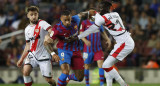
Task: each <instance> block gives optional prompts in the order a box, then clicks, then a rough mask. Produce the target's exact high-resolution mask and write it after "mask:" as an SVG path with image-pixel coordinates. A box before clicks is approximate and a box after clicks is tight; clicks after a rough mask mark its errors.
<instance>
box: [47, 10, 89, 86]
mask: <svg viewBox="0 0 160 86" xmlns="http://www.w3.org/2000/svg"><path fill="white" fill-rule="evenodd" d="M85 14H87V12H84V13H80V14H78V15H75V16H71V14H70V11H68V10H65V11H63V12H62V13H61V17H60V20H61V21H60V22H59V23H57V24H56V25H55V26H54V27H53V29H52V32H51V33H50V37H51V38H52V39H53V40H55V39H58V44H57V48H58V56H59V57H60V62H59V64H60V67H61V70H62V73H61V75H60V76H59V78H58V86H66V84H67V83H66V79H69V80H75V81H82V80H83V78H84V67H83V66H84V62H83V58H82V56H81V51H80V41H75V42H72V43H68V42H67V41H65V40H66V39H67V38H69V37H70V36H73V35H78V33H79V32H78V27H79V23H80V19H81V18H82V16H84V15H85ZM48 39H49V37H48V38H47V37H46V39H45V40H46V41H45V42H48V44H49V43H50V42H49V41H47V40H48ZM70 67H71V68H72V69H73V71H74V73H73V74H71V75H69V72H70Z"/></svg>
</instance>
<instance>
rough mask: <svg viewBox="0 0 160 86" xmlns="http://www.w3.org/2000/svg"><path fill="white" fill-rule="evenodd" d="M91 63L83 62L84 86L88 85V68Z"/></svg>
mask: <svg viewBox="0 0 160 86" xmlns="http://www.w3.org/2000/svg"><path fill="white" fill-rule="evenodd" d="M90 66H91V64H84V77H85V81H86V86H90V84H89V68H90Z"/></svg>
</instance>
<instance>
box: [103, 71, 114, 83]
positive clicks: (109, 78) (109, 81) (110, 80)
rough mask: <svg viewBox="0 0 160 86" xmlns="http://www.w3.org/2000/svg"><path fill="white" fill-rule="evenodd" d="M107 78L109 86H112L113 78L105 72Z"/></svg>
mask: <svg viewBox="0 0 160 86" xmlns="http://www.w3.org/2000/svg"><path fill="white" fill-rule="evenodd" d="M105 77H106V83H107V86H112V82H113V78H112V77H111V76H109V75H108V73H107V72H105Z"/></svg>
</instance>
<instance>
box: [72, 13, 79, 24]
mask: <svg viewBox="0 0 160 86" xmlns="http://www.w3.org/2000/svg"><path fill="white" fill-rule="evenodd" d="M72 20H73V21H74V22H76V23H77V24H78V25H79V23H80V18H79V16H78V15H75V16H72Z"/></svg>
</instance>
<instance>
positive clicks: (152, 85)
mask: <svg viewBox="0 0 160 86" xmlns="http://www.w3.org/2000/svg"><path fill="white" fill-rule="evenodd" d="M0 86H24V84H0ZM32 86H49V85H48V84H33V85H32ZM67 86H86V85H85V84H68V85H67ZM90 86H99V84H91V85H90ZM104 86H106V85H104ZM113 86H120V85H119V84H113ZM129 86H160V84H129Z"/></svg>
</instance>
